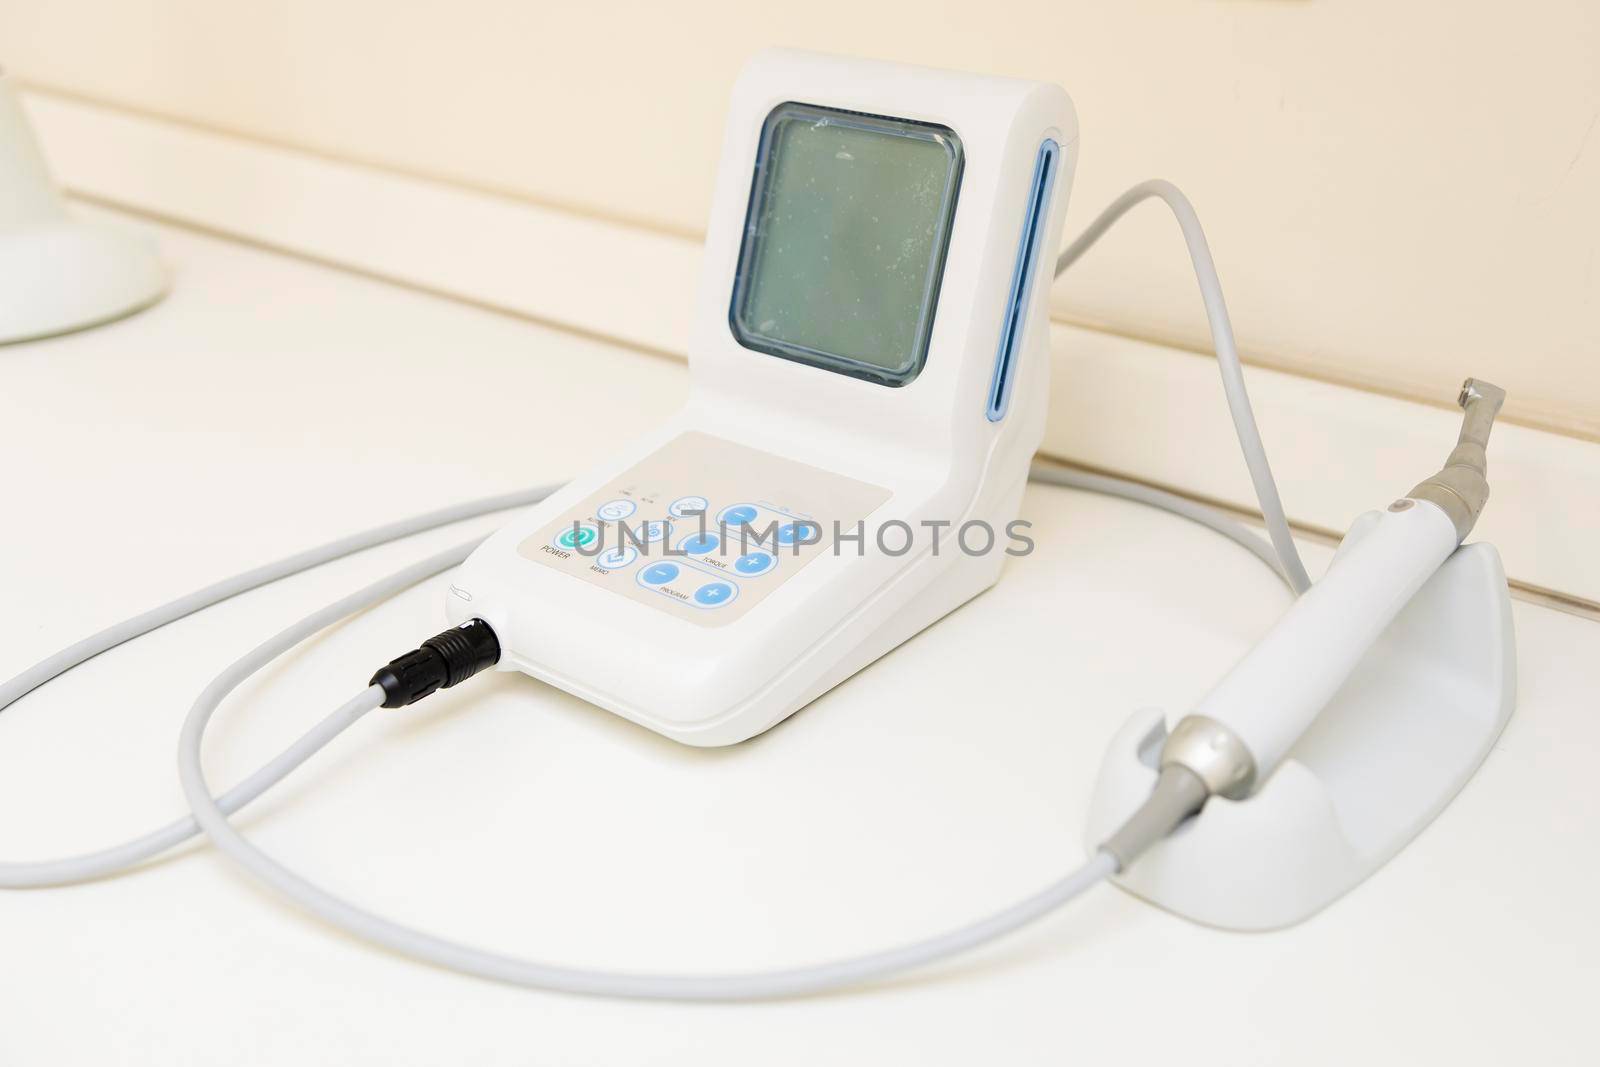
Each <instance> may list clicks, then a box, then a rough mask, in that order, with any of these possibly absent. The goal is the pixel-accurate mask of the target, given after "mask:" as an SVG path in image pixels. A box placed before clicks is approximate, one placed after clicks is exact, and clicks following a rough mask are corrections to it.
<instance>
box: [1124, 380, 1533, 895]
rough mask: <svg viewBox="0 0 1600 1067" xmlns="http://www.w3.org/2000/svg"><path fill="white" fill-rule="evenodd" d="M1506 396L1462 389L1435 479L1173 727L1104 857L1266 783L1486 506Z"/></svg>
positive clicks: (1136, 848)
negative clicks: (1454, 429) (1140, 799)
mask: <svg viewBox="0 0 1600 1067" xmlns="http://www.w3.org/2000/svg"><path fill="white" fill-rule="evenodd" d="M1504 400H1505V393H1504V391H1503V390H1501V389H1499V388H1498V387H1496V386H1493V385H1490V384H1488V383H1487V382H1480V381H1475V380H1473V379H1471V378H1469V379H1467V382H1466V384H1465V385H1463V386H1462V389H1461V395H1460V397H1459V400H1458V402H1459V403H1460V405H1461V407H1462V409H1463V412H1464V414H1463V419H1462V426H1461V435H1460V438H1459V439H1458V441H1457V443H1456V446H1455V448H1454V449H1453V450H1452V451H1451V452H1450V456H1449V458H1448V459H1447V460H1446V461H1445V465H1444V467H1443V468H1441V469H1440V470H1439V471H1438V473H1436V474H1434V475H1433V476H1432V477H1430V478H1428V479H1427V480H1426V481H1424V482H1422V483H1421V484H1419V485H1417V486H1416V487H1415V488H1413V489H1412V490H1411V492H1409V493H1408V494H1406V495H1405V496H1403V497H1401V498H1400V499H1398V500H1396V501H1395V502H1394V503H1392V504H1390V505H1389V507H1388V510H1387V511H1384V512H1382V513H1381V514H1380V515H1379V517H1378V519H1377V521H1376V522H1374V523H1372V524H1371V525H1370V526H1369V527H1368V529H1367V530H1366V531H1365V532H1364V533H1363V534H1362V535H1361V536H1359V537H1358V538H1357V539H1355V540H1354V541H1353V542H1351V543H1349V544H1347V545H1346V546H1345V547H1344V549H1342V550H1341V552H1340V553H1339V555H1338V557H1337V558H1336V559H1335V561H1334V562H1333V564H1332V566H1330V567H1329V568H1328V571H1327V573H1326V574H1325V575H1324V576H1323V577H1322V579H1321V580H1320V581H1318V582H1317V583H1316V584H1315V585H1313V586H1312V587H1311V588H1310V589H1309V590H1307V591H1306V592H1305V594H1304V595H1302V596H1301V597H1300V598H1299V599H1298V600H1297V601H1295V603H1294V604H1293V605H1292V606H1291V607H1290V608H1289V610H1288V611H1287V612H1285V613H1284V615H1283V617H1282V618H1280V619H1279V620H1278V622H1277V623H1276V624H1275V625H1274V626H1273V628H1272V629H1271V631H1269V632H1268V634H1267V635H1266V637H1265V638H1263V639H1262V640H1261V641H1260V642H1259V643H1258V644H1257V645H1256V646H1255V647H1254V648H1252V649H1251V650H1250V651H1249V652H1248V653H1246V654H1245V656H1244V658H1243V659H1241V660H1240V661H1239V662H1238V663H1237V664H1235V665H1234V667H1233V669H1232V670H1230V671H1229V672H1228V673H1227V675H1226V676H1224V677H1223V679H1222V680H1221V681H1220V682H1219V683H1218V684H1217V685H1216V687H1215V688H1213V689H1212V690H1211V691H1210V693H1208V694H1207V695H1206V696H1205V698H1204V699H1202V700H1201V701H1200V703H1199V704H1198V705H1196V706H1195V708H1194V710H1193V711H1192V712H1190V713H1189V714H1188V715H1186V716H1184V718H1182V719H1181V720H1179V722H1178V724H1177V725H1176V726H1174V727H1173V729H1172V732H1171V733H1170V734H1169V735H1168V737H1167V740H1166V742H1165V744H1164V745H1163V747H1162V749H1161V757H1160V768H1161V770H1160V777H1159V778H1158V782H1157V787H1156V794H1155V795H1154V796H1153V797H1152V800H1155V801H1158V802H1157V803H1153V804H1151V805H1147V815H1148V817H1143V816H1136V817H1135V818H1134V819H1132V820H1130V821H1129V823H1128V825H1126V826H1124V827H1123V829H1122V830H1120V831H1119V832H1118V833H1117V834H1116V835H1115V836H1113V837H1112V838H1111V839H1110V840H1108V841H1107V842H1106V843H1105V845H1104V847H1105V848H1106V850H1107V851H1110V852H1111V853H1112V854H1113V855H1115V856H1117V857H1118V861H1119V864H1120V863H1124V862H1129V861H1131V860H1132V858H1133V857H1134V856H1137V855H1138V854H1139V853H1140V852H1142V851H1143V850H1144V848H1145V847H1147V846H1148V845H1149V844H1151V843H1153V842H1154V841H1155V840H1158V839H1159V838H1160V837H1163V836H1165V834H1166V833H1167V832H1169V831H1170V830H1171V829H1172V825H1173V824H1174V822H1175V818H1174V817H1178V818H1181V817H1182V816H1183V815H1186V814H1192V813H1193V812H1194V811H1197V810H1198V809H1199V807H1200V806H1201V805H1202V804H1203V803H1204V802H1205V800H1206V798H1207V797H1210V796H1223V797H1228V798H1231V799H1242V798H1244V797H1247V796H1249V795H1250V794H1251V793H1252V792H1253V791H1254V790H1255V789H1256V788H1257V787H1258V786H1259V785H1260V784H1261V783H1262V782H1264V781H1266V779H1267V777H1268V776H1269V775H1271V773H1272V772H1273V770H1275V769H1276V768H1277V766H1278V764H1279V763H1281V762H1282V761H1283V758H1284V756H1285V755H1286V754H1287V753H1288V752H1289V750H1290V749H1291V748H1292V747H1293V746H1294V743H1295V742H1296V741H1298V740H1299V739H1300V737H1301V736H1302V735H1303V734H1304V733H1305V732H1306V731H1307V730H1308V729H1310V727H1311V724H1312V723H1314V722H1315V721H1316V719H1317V716H1318V715H1320V714H1321V713H1322V709H1323V708H1324V707H1326V706H1327V704H1328V702H1329V701H1330V700H1332V698H1333V696H1334V694H1335V693H1336V692H1337V691H1338V689H1339V687H1340V686H1341V685H1343V684H1344V681H1345V679H1346V678H1348V677H1349V676H1350V674H1351V673H1352V672H1353V671H1354V670H1355V669H1356V666H1357V665H1358V664H1359V663H1360V662H1361V660H1362V658H1363V657H1364V656H1365V655H1366V654H1367V652H1368V650H1369V649H1371V647H1372V646H1373V644H1374V643H1375V642H1376V641H1377V640H1378V638H1379V636H1380V635H1381V634H1382V633H1383V631H1384V629H1385V628H1386V627H1388V625H1389V624H1390V623H1391V622H1393V621H1394V618H1395V616H1397V615H1398V614H1399V613H1400V611H1401V609H1402V608H1404V607H1405V606H1406V604H1407V603H1408V602H1409V601H1410V600H1411V598H1412V597H1413V596H1415V595H1416V593H1417V591H1418V590H1419V589H1421V588H1422V586H1423V584H1424V583H1425V582H1427V580H1428V579H1429V578H1430V577H1432V575H1433V573H1434V572H1435V571H1436V570H1438V569H1439V566H1440V565H1441V564H1443V563H1444V561H1445V560H1447V559H1449V558H1450V555H1451V554H1452V553H1453V552H1454V551H1455V550H1456V547H1457V546H1458V545H1460V544H1461V542H1462V540H1463V539H1465V538H1466V536H1467V534H1468V533H1469V532H1470V531H1471V530H1472V527H1473V525H1474V523H1476V522H1477V518H1478V515H1479V514H1480V513H1481V512H1482V510H1483V506H1484V504H1485V502H1486V501H1487V500H1488V497H1489V483H1488V478H1487V458H1486V454H1485V448H1486V446H1487V445H1488V441H1489V430H1490V427H1491V426H1492V425H1493V422H1494V417H1495V415H1496V413H1497V412H1498V411H1499V410H1500V405H1501V404H1502V403H1503V402H1504Z"/></svg>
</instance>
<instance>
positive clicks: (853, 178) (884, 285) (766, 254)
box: [731, 104, 961, 385]
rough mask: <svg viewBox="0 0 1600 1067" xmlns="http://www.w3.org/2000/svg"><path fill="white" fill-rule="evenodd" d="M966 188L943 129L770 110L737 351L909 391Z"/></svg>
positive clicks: (740, 298) (957, 152) (737, 320)
mask: <svg viewBox="0 0 1600 1067" xmlns="http://www.w3.org/2000/svg"><path fill="white" fill-rule="evenodd" d="M960 178H961V142H960V140H959V139H958V138H957V137H956V135H955V133H954V132H953V131H951V130H949V129H946V128H945V127H943V126H932V125H927V124H924V123H916V122H907V121H903V120H899V119H889V118H879V117H876V116H870V115H858V114H855V113H852V112H846V111H834V110H830V109H826V108H817V107H811V106H808V105H803V104H784V105H782V106H781V107H779V108H777V109H776V110H774V111H773V112H772V114H771V115H769V116H768V118H767V121H766V124H765V126H764V127H763V130H762V138H761V148H760V152H759V154H758V158H757V160H756V176H755V185H754V188H753V190H752V193H751V200H750V209H749V215H748V216H747V218H746V220H745V236H744V244H743V247H742V249H741V252H740V257H739V273H738V277H737V280H736V281H735V285H734V299H733V309H732V310H733V313H732V316H731V318H732V325H733V330H734V334H735V336H737V337H738V339H739V342H740V343H741V344H743V345H745V346H746V347H748V348H753V349H756V350H758V351H762V352H767V353H770V354H772V355H777V356H782V357H784V358H786V359H794V360H799V361H801V362H804V363H810V364H813V365H817V366H822V367H826V368H828V369H831V370H837V371H842V372H844V373H846V374H853V375H855V376H857V377H861V378H868V379H872V380H876V381H880V382H883V383H885V384H889V385H903V384H904V383H906V382H908V381H910V380H911V379H912V378H914V377H915V376H916V374H917V372H918V371H919V370H920V369H921V367H922V362H923V359H924V358H925V357H926V355H927V348H928V337H929V334H930V333H931V331H932V328H933V312H934V308H935V305H936V304H937V302H938V295H939V280H940V276H941V275H942V273H943V270H944V257H945V247H946V244H947V243H948V241H949V235H950V223H951V219H952V217H953V215H954V213H955V202H956V189H957V186H958V184H959V182H960Z"/></svg>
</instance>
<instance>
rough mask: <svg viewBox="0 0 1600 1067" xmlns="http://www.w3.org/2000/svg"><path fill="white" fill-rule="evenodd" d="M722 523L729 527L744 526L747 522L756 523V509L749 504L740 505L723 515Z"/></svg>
mask: <svg viewBox="0 0 1600 1067" xmlns="http://www.w3.org/2000/svg"><path fill="white" fill-rule="evenodd" d="M722 521H723V522H725V523H727V524H728V525H729V526H743V525H744V524H745V523H747V522H755V521H756V509H755V508H753V507H751V506H750V505H749V504H739V505H738V506H736V507H731V508H729V509H728V510H727V511H724V512H723V513H722Z"/></svg>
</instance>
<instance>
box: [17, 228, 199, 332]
mask: <svg viewBox="0 0 1600 1067" xmlns="http://www.w3.org/2000/svg"><path fill="white" fill-rule="evenodd" d="M167 284H168V275H167V270H166V268H165V267H164V266H162V264H161V261H160V259H158V258H157V256H156V250H155V246H154V244H153V243H152V242H149V241H146V240H143V239H141V238H139V237H137V236H134V235H132V234H127V233H122V232H120V231H118V230H113V229H108V228H105V227H101V226H96V225H93V224H89V223H81V222H74V221H71V220H69V219H52V220H49V221H43V222H39V223H35V224H32V225H28V226H24V227H20V228H17V229H11V230H7V231H6V232H4V233H0V294H4V295H3V296H0V344H10V343H12V342H14V341H27V340H31V339H33V338H38V337H50V336H52V335H54V334H59V333H67V332H69V331H72V330H81V329H83V328H85V327H88V326H98V325H99V324H101V323H103V322H109V321H111V320H112V319H118V318H121V317H122V316H124V315H129V314H132V313H133V312H135V311H138V310H140V309H141V308H145V307H149V306H150V305H151V304H154V303H155V302H156V301H157V300H160V299H161V297H162V296H163V295H164V294H165V293H166V291H167Z"/></svg>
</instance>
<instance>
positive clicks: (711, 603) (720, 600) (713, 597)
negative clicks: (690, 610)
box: [694, 582, 733, 608]
mask: <svg viewBox="0 0 1600 1067" xmlns="http://www.w3.org/2000/svg"><path fill="white" fill-rule="evenodd" d="M694 599H695V602H696V603H699V604H704V605H705V606H706V607H708V608H714V607H716V606H717V605H719V604H726V603H727V602H728V601H729V600H731V599H733V586H731V585H729V584H728V583H727V582H711V583H710V584H708V585H702V586H701V587H700V588H699V589H696V590H695V591H694Z"/></svg>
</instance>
